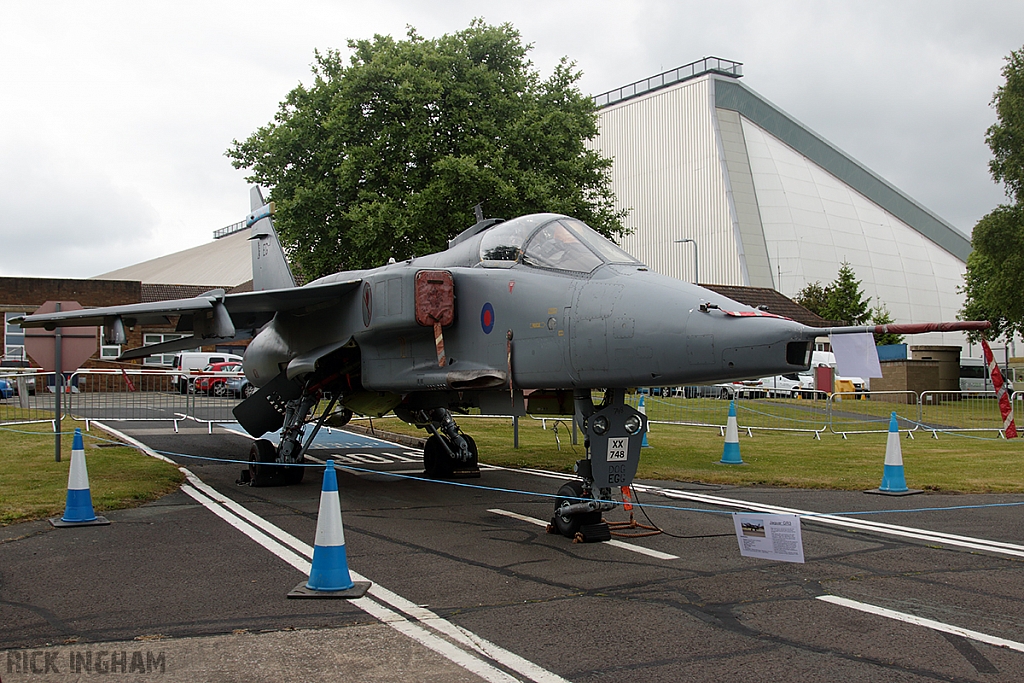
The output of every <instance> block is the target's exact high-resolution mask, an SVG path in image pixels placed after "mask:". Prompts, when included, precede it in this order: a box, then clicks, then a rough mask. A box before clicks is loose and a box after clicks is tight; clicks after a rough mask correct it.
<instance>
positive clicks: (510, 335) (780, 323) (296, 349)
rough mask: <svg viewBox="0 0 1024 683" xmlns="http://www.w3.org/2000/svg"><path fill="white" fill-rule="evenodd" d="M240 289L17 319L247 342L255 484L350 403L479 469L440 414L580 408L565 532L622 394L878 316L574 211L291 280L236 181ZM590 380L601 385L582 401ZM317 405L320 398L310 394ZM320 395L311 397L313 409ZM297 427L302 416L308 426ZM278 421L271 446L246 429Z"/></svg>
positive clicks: (697, 378)
mask: <svg viewBox="0 0 1024 683" xmlns="http://www.w3.org/2000/svg"><path fill="white" fill-rule="evenodd" d="M250 195H251V209H252V213H250V214H249V216H248V218H247V220H246V222H247V225H248V226H249V227H251V237H250V240H251V243H252V259H253V261H252V266H253V290H254V291H252V292H245V293H239V294H226V293H225V292H224V290H213V291H210V292H206V293H205V294H202V295H200V296H197V297H194V298H190V299H178V300H171V301H161V302H154V303H144V304H133V305H124V306H111V307H105V308H93V309H84V310H78V311H69V312H62V313H49V314H40V315H29V316H25V317H24V318H23V319H21V321H20V322H21V324H22V326H24V327H47V328H54V327H56V326H58V325H59V326H62V327H64V326H76V325H77V326H81V325H102V326H103V327H104V333H105V335H106V337H107V338H106V340H105V341H106V343H108V344H123V343H124V340H125V334H124V328H125V326H126V325H128V326H132V325H136V324H148V323H166V322H167V321H169V320H171V319H172V317H173V316H178V323H177V329H178V330H179V331H183V332H191V333H192V335H191V336H188V337H185V338H182V339H177V340H174V341H171V342H166V343H163V344H159V345H155V346H146V347H144V348H141V349H132V350H130V351H127V352H125V353H124V354H123V355H122V359H125V360H127V359H132V358H141V357H144V356H147V355H151V354H156V353H168V352H170V351H175V350H182V349H188V348H194V347H196V346H198V345H200V344H214V343H217V342H220V341H223V340H228V339H231V340H237V339H248V338H251V339H252V341H251V343H250V344H249V346H248V348H247V349H246V351H245V354H244V360H243V369H244V371H245V375H246V377H247V378H248V380H249V381H250V382H251V383H252V384H253V385H254V386H256V387H259V390H258V391H257V392H256V393H254V394H253V395H252V396H250V397H249V398H247V399H246V400H244V401H243V402H241V403H240V404H239V405H238V406H237V407H236V408H235V411H234V412H235V416H236V418H237V419H238V422H239V423H240V424H241V426H242V427H243V428H244V429H246V431H248V432H249V434H251V435H252V436H253V437H255V439H256V440H255V441H254V443H253V445H252V448H251V451H250V457H249V460H250V462H251V465H250V467H249V471H248V474H249V481H250V483H251V484H252V485H255V486H261V485H278V484H287V483H297V482H298V481H300V480H301V478H302V474H303V472H304V470H305V468H304V467H294V466H293V465H295V464H296V463H299V462H302V460H303V457H304V455H305V451H306V449H307V448H308V447H309V445H310V443H311V442H312V439H313V436H315V433H316V431H317V430H319V429H320V427H321V426H322V425H323V424H329V425H332V426H341V425H342V424H344V423H345V422H347V421H348V419H349V418H350V417H351V416H352V415H353V414H360V415H370V416H381V415H384V414H386V413H388V412H392V411H393V412H394V414H395V415H397V416H398V417H399V418H401V419H403V420H405V421H406V422H409V423H412V424H415V425H417V426H420V427H422V428H424V429H426V430H427V431H428V432H429V433H430V436H429V437H428V439H427V442H426V447H425V449H424V454H423V461H424V469H425V472H426V474H427V475H428V476H431V477H450V476H457V475H466V474H470V475H472V474H473V473H478V472H479V470H478V468H477V448H476V444H475V443H474V441H473V439H472V437H470V436H469V435H467V434H465V433H464V432H463V431H462V430H461V429H460V427H459V426H458V424H457V423H456V422H455V420H454V419H453V417H452V414H453V412H454V413H460V412H466V411H468V410H470V409H476V410H479V412H480V413H482V414H485V415H506V416H507V415H513V416H515V415H524V414H526V413H527V412H529V413H531V414H544V413H548V414H552V413H553V414H564V415H575V416H576V417H575V419H576V421H577V423H578V425H579V426H580V428H581V430H582V432H583V433H584V434H585V442H584V443H585V447H586V456H587V457H586V458H585V459H582V460H580V461H579V462H578V463H577V473H578V474H579V478H578V479H574V480H573V481H571V482H568V483H566V484H565V485H564V486H563V487H562V488H561V489H560V490H559V494H558V495H559V497H558V498H556V503H555V512H556V514H555V515H554V524H555V527H556V528H557V530H558V531H559V532H561V533H563V534H564V535H566V536H569V537H573V536H575V534H576V533H577V531H578V530H579V529H580V528H581V525H590V524H595V523H597V522H600V520H601V513H602V511H603V510H606V509H608V508H609V507H610V503H609V502H607V501H609V500H610V499H611V491H612V489H613V487H619V486H627V485H629V484H630V483H631V482H632V480H633V477H634V476H635V474H636V471H637V465H638V463H639V460H640V449H641V443H642V441H643V437H644V434H645V432H646V429H647V421H646V417H645V416H644V415H642V414H641V413H640V412H638V411H637V410H635V409H633V408H632V407H630V406H629V405H628V404H627V403H626V401H625V399H626V393H627V388H630V387H637V386H679V385H691V384H700V383H713V382H722V381H729V380H734V379H743V378H750V377H765V376H771V375H781V374H785V373H791V372H798V371H801V370H806V369H807V368H809V367H810V363H811V352H812V350H813V346H814V344H813V342H814V339H815V337H818V336H822V335H828V334H855V333H861V334H867V333H869V332H875V331H883V328H885V327H886V326H879V327H878V328H876V327H875V326H867V327H833V328H825V329H822V328H813V327H808V326H805V325H802V324H800V323H797V322H794V321H793V320H789V319H786V318H782V317H779V316H776V315H772V314H770V313H767V312H764V311H761V310H757V309H753V308H750V307H748V306H744V305H743V304H740V303H737V302H735V301H732V300H730V299H728V298H726V297H724V296H722V295H720V294H717V293H715V292H713V291H710V290H707V289H704V288H702V287H698V286H696V285H691V284H689V283H686V282H682V281H680V280H676V279H673V278H670V277H666V276H664V275H659V274H656V273H652V272H650V271H649V270H648V269H647V268H646V267H645V266H644V264H642V263H640V262H639V261H637V260H636V259H634V258H633V257H632V256H630V255H629V254H627V253H626V252H624V251H623V250H622V249H620V248H619V247H617V246H616V245H615V244H613V243H612V242H611V241H609V240H607V239H605V238H604V237H602V236H601V235H600V234H599V233H597V232H596V231H595V230H593V229H591V228H590V227H588V226H587V225H585V224H584V223H582V222H581V221H579V220H576V219H574V218H571V217H569V216H563V215H557V214H550V213H544V214H533V215H528V216H521V217H519V218H515V219H512V220H507V221H503V220H499V219H488V220H481V221H479V222H477V223H476V224H475V225H473V226H472V227H470V228H469V229H467V230H465V231H464V232H462V233H461V234H459V235H458V236H456V237H455V238H454V239H452V240H451V241H450V242H449V244H448V249H447V250H445V251H443V252H439V253H436V254H431V255H428V256H420V257H416V258H412V259H409V260H406V261H402V262H398V263H389V264H388V265H384V266H381V267H379V268H373V269H369V270H358V271H347V272H340V273H336V274H334V275H329V276H327V277H324V278H321V279H319V280H316V281H314V282H311V283H309V284H306V285H304V286H302V287H296V285H295V280H294V278H293V277H292V273H291V271H290V269H289V267H288V262H287V260H286V258H285V254H284V251H283V249H282V248H281V245H280V243H279V241H278V238H277V235H276V233H275V231H274V227H273V219H272V214H273V204H266V203H265V202H264V199H263V196H262V194H261V192H260V190H259V188H258V187H253V188H252V189H251V193H250ZM987 326H988V323H985V322H958V323H926V324H910V325H889V326H887V330H888V331H890V332H894V333H903V334H910V333H918V332H927V331H937V330H941V331H951V330H965V329H972V330H976V329H984V328H985V327H987ZM594 390H600V391H603V400H602V401H601V402H600V403H599V404H597V405H595V403H594V402H593V400H592V398H591V396H592V392H593V391H594ZM318 406H321V407H318ZM322 406H326V407H322ZM310 425H312V429H311V430H308V431H309V433H308V434H307V433H306V432H307V427H309V426H310ZM276 430H280V439H279V445H278V446H277V447H275V446H274V445H273V444H272V443H271V442H270V441H269V440H267V439H264V438H261V437H263V436H264V435H265V434H266V433H268V432H274V431H276Z"/></svg>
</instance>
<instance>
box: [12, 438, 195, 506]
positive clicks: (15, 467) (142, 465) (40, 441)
mask: <svg viewBox="0 0 1024 683" xmlns="http://www.w3.org/2000/svg"><path fill="white" fill-rule="evenodd" d="M77 426H80V423H76V422H74V421H73V420H70V419H65V420H64V422H63V431H64V432H73V431H74V429H75V427H77ZM82 435H83V437H84V439H83V441H84V445H85V457H86V462H87V463H88V471H89V489H90V493H91V494H92V504H93V508H94V509H95V510H96V511H97V512H101V511H105V510H117V509H121V508H127V507H134V506H136V505H141V504H142V503H145V502H147V501H150V500H154V499H156V498H159V497H160V496H163V495H165V494H167V493H170V492H171V491H174V490H175V489H176V488H177V487H178V485H179V484H180V483H181V481H182V480H183V478H184V477H183V475H182V474H181V472H179V471H178V468H177V467H175V466H174V465H171V464H169V463H166V462H163V461H162V460H157V459H156V458H151V457H148V456H146V455H143V454H142V453H139V452H138V451H137V450H135V449H134V448H128V447H123V446H121V447H113V448H98V447H96V446H97V444H101V443H105V442H104V441H99V440H98V439H96V438H93V437H101V438H105V439H112V437H109V436H108V435H106V434H103V433H102V432H99V431H98V430H97V429H96V428H95V427H93V431H92V432H85V431H83V432H82ZM53 441H54V439H53V431H52V427H51V425H50V424H49V423H46V424H31V425H8V426H4V427H0V526H6V525H8V524H12V523H14V522H24V521H28V520H31V519H40V518H43V517H52V516H56V515H60V514H62V513H63V511H64V503H65V499H66V497H67V484H68V468H69V467H70V465H71V445H72V436H71V435H70V434H63V435H62V436H61V461H60V462H55V461H54V443H53Z"/></svg>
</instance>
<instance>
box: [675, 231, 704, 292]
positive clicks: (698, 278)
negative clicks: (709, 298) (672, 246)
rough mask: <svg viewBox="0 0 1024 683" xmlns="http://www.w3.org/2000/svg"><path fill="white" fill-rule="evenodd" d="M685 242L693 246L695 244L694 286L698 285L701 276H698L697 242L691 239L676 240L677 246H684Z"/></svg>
mask: <svg viewBox="0 0 1024 683" xmlns="http://www.w3.org/2000/svg"><path fill="white" fill-rule="evenodd" d="M683 242H690V243H691V244H693V284H697V283H698V282H700V276H699V275H698V273H699V270H698V267H697V266H698V261H697V240H693V239H690V238H689V237H684V238H683V239H681V240H675V243H676V244H682V243H683Z"/></svg>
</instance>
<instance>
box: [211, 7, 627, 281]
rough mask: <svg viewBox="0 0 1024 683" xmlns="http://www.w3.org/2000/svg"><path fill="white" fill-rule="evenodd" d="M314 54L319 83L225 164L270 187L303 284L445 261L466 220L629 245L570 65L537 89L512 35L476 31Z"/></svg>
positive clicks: (482, 27) (505, 28)
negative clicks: (433, 255) (479, 217)
mask: <svg viewBox="0 0 1024 683" xmlns="http://www.w3.org/2000/svg"><path fill="white" fill-rule="evenodd" d="M348 46H349V48H350V49H351V50H352V56H351V57H350V59H349V64H348V65H347V66H346V65H345V64H344V63H343V58H342V55H341V54H340V53H339V52H338V51H335V50H329V51H327V52H325V53H321V52H316V53H315V63H314V65H313V76H314V79H313V83H312V84H311V85H310V86H308V87H306V86H303V85H299V86H298V87H296V88H295V89H294V90H292V91H291V92H290V93H289V94H288V96H287V97H286V98H285V101H284V102H282V103H281V105H280V109H279V111H278V112H277V114H276V115H275V116H274V120H273V121H272V122H271V123H269V124H268V125H266V126H263V127H262V128H260V129H258V130H257V131H256V132H255V133H253V134H252V135H251V136H249V138H247V139H246V140H245V141H244V142H239V141H237V140H235V141H233V143H232V146H231V147H230V148H229V149H228V151H227V155H228V156H229V157H230V158H231V159H232V163H233V164H234V166H235V167H236V168H246V169H249V170H250V171H251V174H250V175H249V177H248V179H249V180H250V181H252V182H257V183H260V184H263V185H265V186H268V187H270V188H271V192H270V196H271V198H272V199H273V200H274V201H275V203H276V209H277V213H276V222H277V226H278V229H279V232H280V233H281V237H282V240H283V242H284V243H285V245H286V249H287V250H288V252H289V255H290V257H291V258H292V261H293V262H295V263H296V264H297V265H298V268H299V270H300V271H301V272H302V274H303V275H304V276H306V278H307V279H309V278H313V277H317V276H320V275H323V274H326V273H331V272H335V271H337V270H342V269H353V268H367V267H373V266H377V265H380V264H382V263H384V262H386V261H387V259H388V258H389V257H392V256H393V257H395V258H396V259H404V258H407V257H410V256H413V255H417V254H425V253H429V252H432V251H437V250H440V249H443V248H444V247H445V246H446V242H447V240H448V239H450V238H451V237H453V236H454V235H456V234H458V233H459V232H461V231H462V230H464V229H465V228H467V227H469V226H470V225H471V224H472V223H473V222H474V216H473V214H474V212H473V207H474V205H476V204H478V203H482V204H483V209H484V211H485V212H486V214H487V215H490V216H502V217H505V218H511V217H514V216H516V215H521V214H524V213H532V212H540V211H552V212H557V213H565V214H570V215H573V216H574V217H576V218H579V219H581V220H583V221H585V222H586V223H588V224H589V225H591V226H592V227H593V228H594V229H596V230H598V231H599V232H601V233H602V234H604V235H606V236H614V235H619V234H623V233H624V232H625V229H624V228H623V226H622V219H623V218H624V216H625V212H624V211H621V210H617V209H615V207H614V196H613V194H612V191H611V185H610V178H609V175H608V173H609V169H610V167H611V161H610V160H609V159H606V158H603V157H601V155H600V154H598V153H597V152H596V151H594V150H592V149H590V148H588V146H587V141H589V140H592V139H594V138H595V137H596V136H597V132H598V128H597V117H596V113H595V111H596V110H595V105H594V103H593V101H592V100H591V98H590V97H587V96H585V95H583V94H582V93H580V91H579V89H578V87H577V85H576V84H577V82H578V80H579V78H580V76H581V73H580V72H579V71H578V70H576V68H575V65H574V64H573V63H572V62H568V61H567V60H566V59H564V58H563V59H562V61H561V63H559V65H558V66H556V67H555V69H554V72H553V73H552V74H551V76H550V77H549V78H547V79H543V80H542V79H541V77H540V75H539V74H538V72H537V71H536V70H535V69H533V67H532V63H531V62H530V61H529V60H528V59H527V54H528V52H529V50H530V47H531V46H529V45H525V44H523V42H522V41H521V39H520V35H519V32H518V31H516V30H515V29H514V28H513V27H512V26H511V25H509V24H503V25H502V26H489V25H487V24H485V23H484V22H483V21H482V20H474V21H473V22H472V23H471V24H470V25H469V27H468V28H467V29H465V30H463V31H460V32H458V33H455V34H453V35H444V36H442V37H441V38H437V39H432V40H427V39H424V38H422V37H420V36H419V35H417V33H416V31H415V30H414V29H409V32H408V35H407V38H406V40H395V39H393V38H392V37H390V36H380V35H377V36H374V38H373V40H357V41H349V43H348Z"/></svg>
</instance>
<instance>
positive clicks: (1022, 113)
mask: <svg viewBox="0 0 1024 683" xmlns="http://www.w3.org/2000/svg"><path fill="white" fill-rule="evenodd" d="M1003 76H1004V77H1005V78H1006V82H1005V83H1004V84H1003V85H1002V86H1000V87H999V89H998V90H996V92H995V95H994V96H993V98H992V104H993V105H994V106H995V110H996V123H994V124H992V126H991V127H989V129H988V132H987V134H986V136H985V141H986V142H987V143H988V146H989V147H990V148H991V150H992V161H990V162H989V170H990V171H991V173H992V177H993V179H994V180H995V181H996V182H1001V183H1003V186H1004V187H1005V189H1006V196H1007V198H1008V199H1010V202H1011V203H1010V204H1003V205H1000V206H998V207H996V208H995V209H994V210H993V211H992V212H991V213H989V214H988V215H986V216H984V217H983V218H982V219H981V220H980V221H978V224H977V225H975V226H974V232H973V234H972V236H971V246H972V247H973V249H974V250H973V251H972V252H971V254H970V256H968V257H967V272H966V274H965V275H964V286H963V287H962V288H961V291H962V292H963V293H964V295H965V296H964V307H963V309H961V311H960V317H961V318H962V319H965V320H988V321H990V322H991V323H992V328H991V329H990V330H989V331H988V333H987V334H986V336H988V337H989V338H995V337H999V336H1001V335H1006V336H1012V335H1013V334H1014V333H1015V332H1024V297H1022V292H1024V48H1021V49H1020V50H1015V51H1013V52H1011V53H1010V55H1009V56H1008V57H1007V58H1006V64H1005V65H1004V66H1003Z"/></svg>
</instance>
